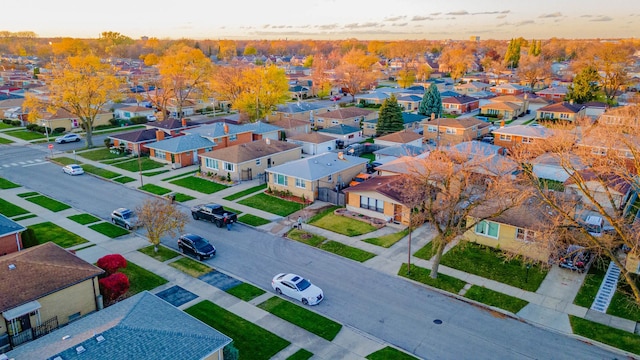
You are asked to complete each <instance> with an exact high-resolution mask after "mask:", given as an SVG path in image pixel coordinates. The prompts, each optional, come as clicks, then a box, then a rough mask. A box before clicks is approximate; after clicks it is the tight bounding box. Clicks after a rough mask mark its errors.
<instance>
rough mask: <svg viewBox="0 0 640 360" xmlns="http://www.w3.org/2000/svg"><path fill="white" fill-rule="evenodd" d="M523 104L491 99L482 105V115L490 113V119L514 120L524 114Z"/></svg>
mask: <svg viewBox="0 0 640 360" xmlns="http://www.w3.org/2000/svg"><path fill="white" fill-rule="evenodd" d="M524 112H525V110H524V109H523V105H522V104H518V103H514V102H510V101H493V99H492V101H490V102H488V103H486V104H483V105H482V106H480V115H489V116H491V117H490V118H489V121H495V120H503V119H504V120H512V119H515V118H517V117H518V116H519V115H520V114H523V113H524Z"/></svg>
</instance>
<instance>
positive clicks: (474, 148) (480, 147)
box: [451, 140, 504, 156]
mask: <svg viewBox="0 0 640 360" xmlns="http://www.w3.org/2000/svg"><path fill="white" fill-rule="evenodd" d="M451 149H452V150H455V151H458V152H460V153H462V154H469V155H485V156H488V155H494V154H501V153H502V152H503V151H504V148H503V147H502V146H498V145H493V144H487V143H485V142H482V141H475V140H472V141H464V142H461V143H459V144H456V145H454V146H452V147H451Z"/></svg>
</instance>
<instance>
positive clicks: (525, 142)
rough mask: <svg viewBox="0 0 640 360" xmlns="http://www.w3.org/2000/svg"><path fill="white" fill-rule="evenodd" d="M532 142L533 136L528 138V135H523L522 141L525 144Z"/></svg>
mask: <svg viewBox="0 0 640 360" xmlns="http://www.w3.org/2000/svg"><path fill="white" fill-rule="evenodd" d="M532 142H533V139H532V138H528V137H523V138H522V143H524V144H530V143H532Z"/></svg>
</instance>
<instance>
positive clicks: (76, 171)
mask: <svg viewBox="0 0 640 360" xmlns="http://www.w3.org/2000/svg"><path fill="white" fill-rule="evenodd" d="M62 171H64V173H65V174H69V175H82V174H84V170H83V169H82V166H80V165H78V164H69V165H67V166H65V167H63V168H62Z"/></svg>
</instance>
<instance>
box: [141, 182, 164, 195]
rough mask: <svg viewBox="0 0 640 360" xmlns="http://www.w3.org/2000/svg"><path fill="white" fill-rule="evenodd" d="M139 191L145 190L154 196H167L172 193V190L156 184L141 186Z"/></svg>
mask: <svg viewBox="0 0 640 360" xmlns="http://www.w3.org/2000/svg"><path fill="white" fill-rule="evenodd" d="M138 189H140V190H144V191H146V192H150V193H152V194H156V195H165V194H168V193H170V192H171V190H169V189H167V188H163V187H162V186H158V185H155V184H146V185H142V186H139V187H138Z"/></svg>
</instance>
